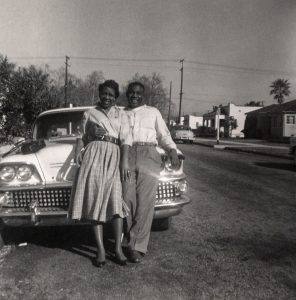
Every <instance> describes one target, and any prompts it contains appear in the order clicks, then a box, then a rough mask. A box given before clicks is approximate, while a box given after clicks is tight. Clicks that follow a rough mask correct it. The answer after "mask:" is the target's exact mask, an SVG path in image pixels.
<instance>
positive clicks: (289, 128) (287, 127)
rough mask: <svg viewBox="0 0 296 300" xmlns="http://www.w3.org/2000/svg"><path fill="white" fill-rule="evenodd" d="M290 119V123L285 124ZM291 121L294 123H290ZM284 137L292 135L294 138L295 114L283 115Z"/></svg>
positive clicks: (295, 134) (295, 128)
mask: <svg viewBox="0 0 296 300" xmlns="http://www.w3.org/2000/svg"><path fill="white" fill-rule="evenodd" d="M288 117H289V118H290V123H289V124H288V123H287V118H288ZM291 119H292V120H294V122H291ZM283 121H284V132H283V136H284V137H290V136H292V135H294V136H296V114H285V115H284V120H283Z"/></svg>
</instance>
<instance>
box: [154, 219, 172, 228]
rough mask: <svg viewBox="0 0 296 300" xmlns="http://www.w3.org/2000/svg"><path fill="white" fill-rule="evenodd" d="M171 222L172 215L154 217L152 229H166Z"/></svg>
mask: <svg viewBox="0 0 296 300" xmlns="http://www.w3.org/2000/svg"><path fill="white" fill-rule="evenodd" d="M171 222H172V217H168V218H162V219H156V220H154V221H153V225H152V229H153V230H156V231H163V230H168V229H169V228H170V225H171Z"/></svg>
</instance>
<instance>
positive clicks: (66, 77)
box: [64, 55, 70, 107]
mask: <svg viewBox="0 0 296 300" xmlns="http://www.w3.org/2000/svg"><path fill="white" fill-rule="evenodd" d="M69 59H70V57H69V56H67V55H66V62H65V65H66V74H65V104H64V105H65V107H67V105H68V95H67V89H68V67H70V65H69V64H68V60H69Z"/></svg>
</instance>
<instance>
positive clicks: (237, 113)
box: [229, 103, 261, 137]
mask: <svg viewBox="0 0 296 300" xmlns="http://www.w3.org/2000/svg"><path fill="white" fill-rule="evenodd" d="M260 108H261V107H260V106H236V105H235V104H232V103H229V116H230V117H233V118H234V119H236V120H237V125H238V126H237V128H236V129H233V130H232V137H243V136H244V134H243V133H242V130H243V129H244V127H245V121H246V113H248V112H251V111H254V110H257V109H260Z"/></svg>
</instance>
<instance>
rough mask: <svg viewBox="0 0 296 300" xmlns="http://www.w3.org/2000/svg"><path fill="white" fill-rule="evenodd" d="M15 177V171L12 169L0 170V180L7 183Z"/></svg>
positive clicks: (8, 167)
mask: <svg viewBox="0 0 296 300" xmlns="http://www.w3.org/2000/svg"><path fill="white" fill-rule="evenodd" d="M14 177H15V170H14V168H13V167H10V166H4V167H2V168H1V169H0V180H2V181H5V182H8V181H11V180H13V178H14Z"/></svg>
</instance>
